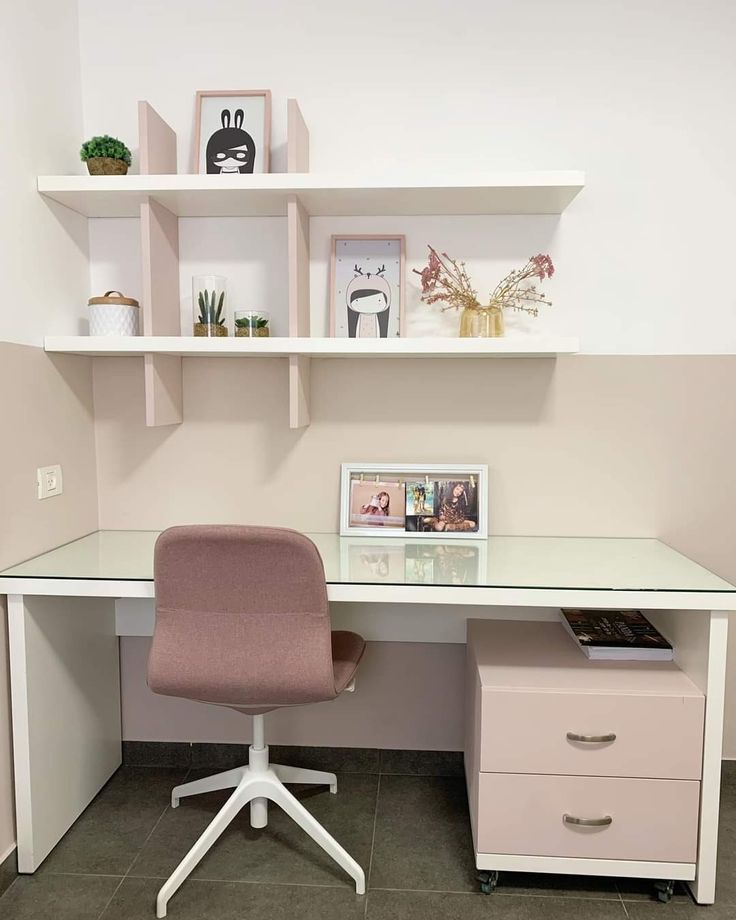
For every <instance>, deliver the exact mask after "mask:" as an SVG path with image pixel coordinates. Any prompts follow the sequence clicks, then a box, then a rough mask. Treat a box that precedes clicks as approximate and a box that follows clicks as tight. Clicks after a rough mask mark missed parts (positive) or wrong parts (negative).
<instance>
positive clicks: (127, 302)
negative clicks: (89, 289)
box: [88, 291, 140, 307]
mask: <svg viewBox="0 0 736 920" xmlns="http://www.w3.org/2000/svg"><path fill="white" fill-rule="evenodd" d="M88 303H89V304H90V306H91V305H92V304H98V303H107V304H113V305H114V306H118V307H119V306H124V307H137V306H140V304H139V303H138V301H137V300H134V299H133V298H132V297H123V295H122V294H121V293H120V291H105V293H104V295H103V296H102V297H90V299H89V301H88Z"/></svg>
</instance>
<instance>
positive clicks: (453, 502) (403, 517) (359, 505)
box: [340, 463, 488, 540]
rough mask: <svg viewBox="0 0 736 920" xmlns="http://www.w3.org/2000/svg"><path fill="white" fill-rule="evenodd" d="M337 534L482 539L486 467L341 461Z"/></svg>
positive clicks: (485, 527)
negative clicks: (338, 528) (338, 532)
mask: <svg viewBox="0 0 736 920" xmlns="http://www.w3.org/2000/svg"><path fill="white" fill-rule="evenodd" d="M340 536H341V537H351V536H362V537H368V536H373V537H381V538H384V537H389V538H391V537H394V538H395V537H404V538H406V537H411V538H412V539H416V540H469V539H471V540H472V539H477V540H486V539H487V538H488V467H487V466H486V465H485V464H481V463H441V464H432V463H424V464H422V463H343V464H342V465H341V476H340Z"/></svg>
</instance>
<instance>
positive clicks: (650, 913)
mask: <svg viewBox="0 0 736 920" xmlns="http://www.w3.org/2000/svg"><path fill="white" fill-rule="evenodd" d="M626 912H627V913H628V915H629V918H630V920H733V918H734V916H736V912H735V911H734V907H733V904H725V903H723V904H722V903H716V904H713V905H710V906H709V907H704V906H703V905H701V904H695V902H694V901H691V900H690V899H688V900H687V901H680V902H677V903H675V902H674V901H672V902H671V903H670V904H659V903H657V902H656V901H627V902H626Z"/></svg>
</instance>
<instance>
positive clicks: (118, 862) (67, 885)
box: [0, 767, 736, 920]
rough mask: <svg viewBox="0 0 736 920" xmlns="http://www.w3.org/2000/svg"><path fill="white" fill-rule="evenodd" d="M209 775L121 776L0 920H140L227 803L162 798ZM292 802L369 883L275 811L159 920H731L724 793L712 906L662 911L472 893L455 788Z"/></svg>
mask: <svg viewBox="0 0 736 920" xmlns="http://www.w3.org/2000/svg"><path fill="white" fill-rule="evenodd" d="M208 772H212V770H205V771H202V770H193V769H192V770H187V769H185V768H183V769H167V768H154V767H138V768H136V767H123V768H121V770H120V771H119V772H118V773H117V774H116V775H115V776H114V777H113V778H112V780H111V781H110V782H109V783H108V785H107V786H106V787H105V788H104V789H103V790H102V792H101V793H100V795H99V796H98V797H97V798H96V799H95V801H94V802H92V804H91V805H90V806H89V808H88V809H87V810H86V811H85V812H84V814H83V815H82V816H81V817H80V818H79V820H78V821H77V822H76V824H75V825H74V826H73V827H72V828H71V830H70V831H69V833H68V834H67V835H66V836H65V837H64V839H63V840H62V841H61V842H60V843H59V845H58V846H57V847H56V849H55V850H54V852H53V853H52V854H51V855H50V856H49V858H48V859H47V860H46V862H45V863H44V864H43V866H42V867H41V869H40V870H39V871H38V872H37V873H36V874H35V875H34V876H20V877H18V878H16V879H15V880H14V881H13V882H12V884H11V885H10V887H9V888H8V889H7V891H6V892H5V893H4V894H3V895H2V897H0V917H2V920H47V918H48V920H139V918H140V920H151V918H153V917H154V916H155V912H154V901H155V896H156V892H157V891H158V889H159V887H160V886H161V884H162V880H163V879H165V878H166V877H167V875H168V874H169V873H170V872H171V870H172V869H173V868H174V866H175V865H176V864H177V862H178V861H179V860H180V859H181V857H182V856H183V855H184V853H185V852H186V851H187V850H188V848H189V847H190V846H191V844H192V843H193V842H194V840H195V839H196V837H197V836H198V835H199V834H200V833H201V831H202V829H203V828H204V827H205V826H206V824H207V823H208V822H209V821H210V819H211V818H212V816H213V814H214V813H215V811H216V810H217V809H218V808H219V807H220V805H221V803H222V802H223V801H224V799H225V797H226V793H213V794H210V795H205V796H197V797H194V798H191V799H187V800H185V801H184V802H182V805H181V807H180V808H179V809H177V810H175V811H174V810H172V809H171V808H170V807H169V805H168V800H169V794H170V790H171V787H172V786H173V785H176V784H177V783H180V782H182V781H183V780H184V778H185V777H187V776H188V777H189V778H194V777H196V776H199V775H206V774H207V773H208ZM298 794H299V796H300V797H301V798H302V800H303V801H304V802H305V804H306V805H307V807H308V808H309V809H310V810H311V811H312V812H313V813H314V815H315V816H316V817H317V818H318V819H319V820H320V821H321V822H322V823H324V825H325V826H326V827H327V828H328V829H329V830H330V831H331V833H332V834H333V835H334V836H335V837H336V838H337V839H338V840H339V841H340V842H341V843H342V844H343V845H344V846H345V847H346V848H347V849H348V850H349V851H350V852H351V853H352V854H353V856H355V858H356V859H357V860H358V861H359V862H360V863H361V864H362V865H363V866H364V867H365V868H366V870H367V872H368V893H367V895H365V896H364V897H357V896H356V895H355V893H354V890H353V889H352V888H351V885H350V883H349V880H348V879H347V878H346V876H344V875H343V874H342V873H341V871H340V870H339V869H337V868H336V867H335V865H334V864H333V863H332V862H331V861H330V860H329V859H328V858H327V857H326V856H325V855H324V854H323V853H322V851H321V850H320V849H319V848H318V847H317V846H316V845H315V844H313V843H312V841H311V840H309V839H308V838H307V837H306V836H305V835H304V834H303V833H302V832H301V831H300V830H299V829H298V828H297V827H296V826H295V825H294V824H293V823H291V822H290V821H289V819H287V818H286V816H285V815H284V814H283V813H281V812H280V811H279V810H278V809H277V808H275V807H273V808H272V809H271V811H270V816H269V826H268V827H267V828H266V829H265V830H263V831H254V830H253V829H252V828H251V827H250V825H249V824H248V819H247V814H246V813H244V814H243V815H242V816H241V818H240V819H239V820H237V821H236V822H234V824H232V825H231V827H230V828H229V829H228V831H227V832H226V833H225V834H224V835H223V837H222V838H221V839H220V841H219V842H218V844H217V845H216V846H215V848H214V849H213V850H212V851H211V852H210V853H209V854H208V856H207V857H206V858H205V859H204V860H203V861H202V863H201V864H200V866H199V867H198V869H197V870H196V871H195V873H194V874H193V876H192V878H191V879H190V880H189V881H188V882H186V883H185V884H184V886H183V888H182V889H181V890H180V891H179V893H178V894H177V895H176V896H175V897H174V899H172V901H171V902H170V904H169V917H170V918H171V920H210V918H212V920H235V918H238V920H250V918H254V920H255V918H258V920H291V918H299V920H353V918H361V920H365V918H368V920H460V918H463V920H480V918H494V920H558V918H559V920H562V918H566V920H615V918H626V917H629V918H632V920H654V918H658V920H692V918H695V917H698V918H700V920H726V918H736V785H733V784H730V783H729V784H725V785H724V796H723V813H722V820H721V856H720V871H719V892H718V902H717V904H716V905H715V906H714V907H711V908H702V907H698V906H697V905H695V904H694V903H693V902H692V900H691V899H690V897H689V895H688V894H687V893H685V891H684V890H682V891H679V892H678V893H677V895H676V897H675V898H674V899H673V901H672V902H671V903H670V904H669V905H663V904H659V903H657V902H656V901H653V900H652V896H651V886H650V884H648V883H647V884H644V883H640V882H636V881H632V880H625V879H618V880H616V879H595V878H571V877H561V876H535V875H519V874H506V875H502V876H501V881H500V884H499V887H498V889H497V891H496V893H495V894H493V895H491V896H485V895H482V894H480V893H479V891H478V887H477V882H476V880H475V871H474V866H473V853H472V845H471V839H470V830H469V824H468V814H467V804H466V798H465V787H464V782H463V780H462V779H459V778H456V777H442V776H401V775H388V774H381V775H379V774H376V773H372V774H355V773H352V774H351V773H345V774H342V775H341V776H340V777H339V788H338V794H337V796H332V795H330V794H329V792H328V791H327V790H326V789H314V788H302V789H300V790H299V791H298Z"/></svg>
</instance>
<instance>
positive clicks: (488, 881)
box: [478, 869, 498, 894]
mask: <svg viewBox="0 0 736 920" xmlns="http://www.w3.org/2000/svg"><path fill="white" fill-rule="evenodd" d="M478 881H479V882H480V890H481V891H482V892H483V894H493V892H494V891H495V890H496V885H498V872H497V871H496V870H495V869H494V870H493V871H491V872H479V873H478Z"/></svg>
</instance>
